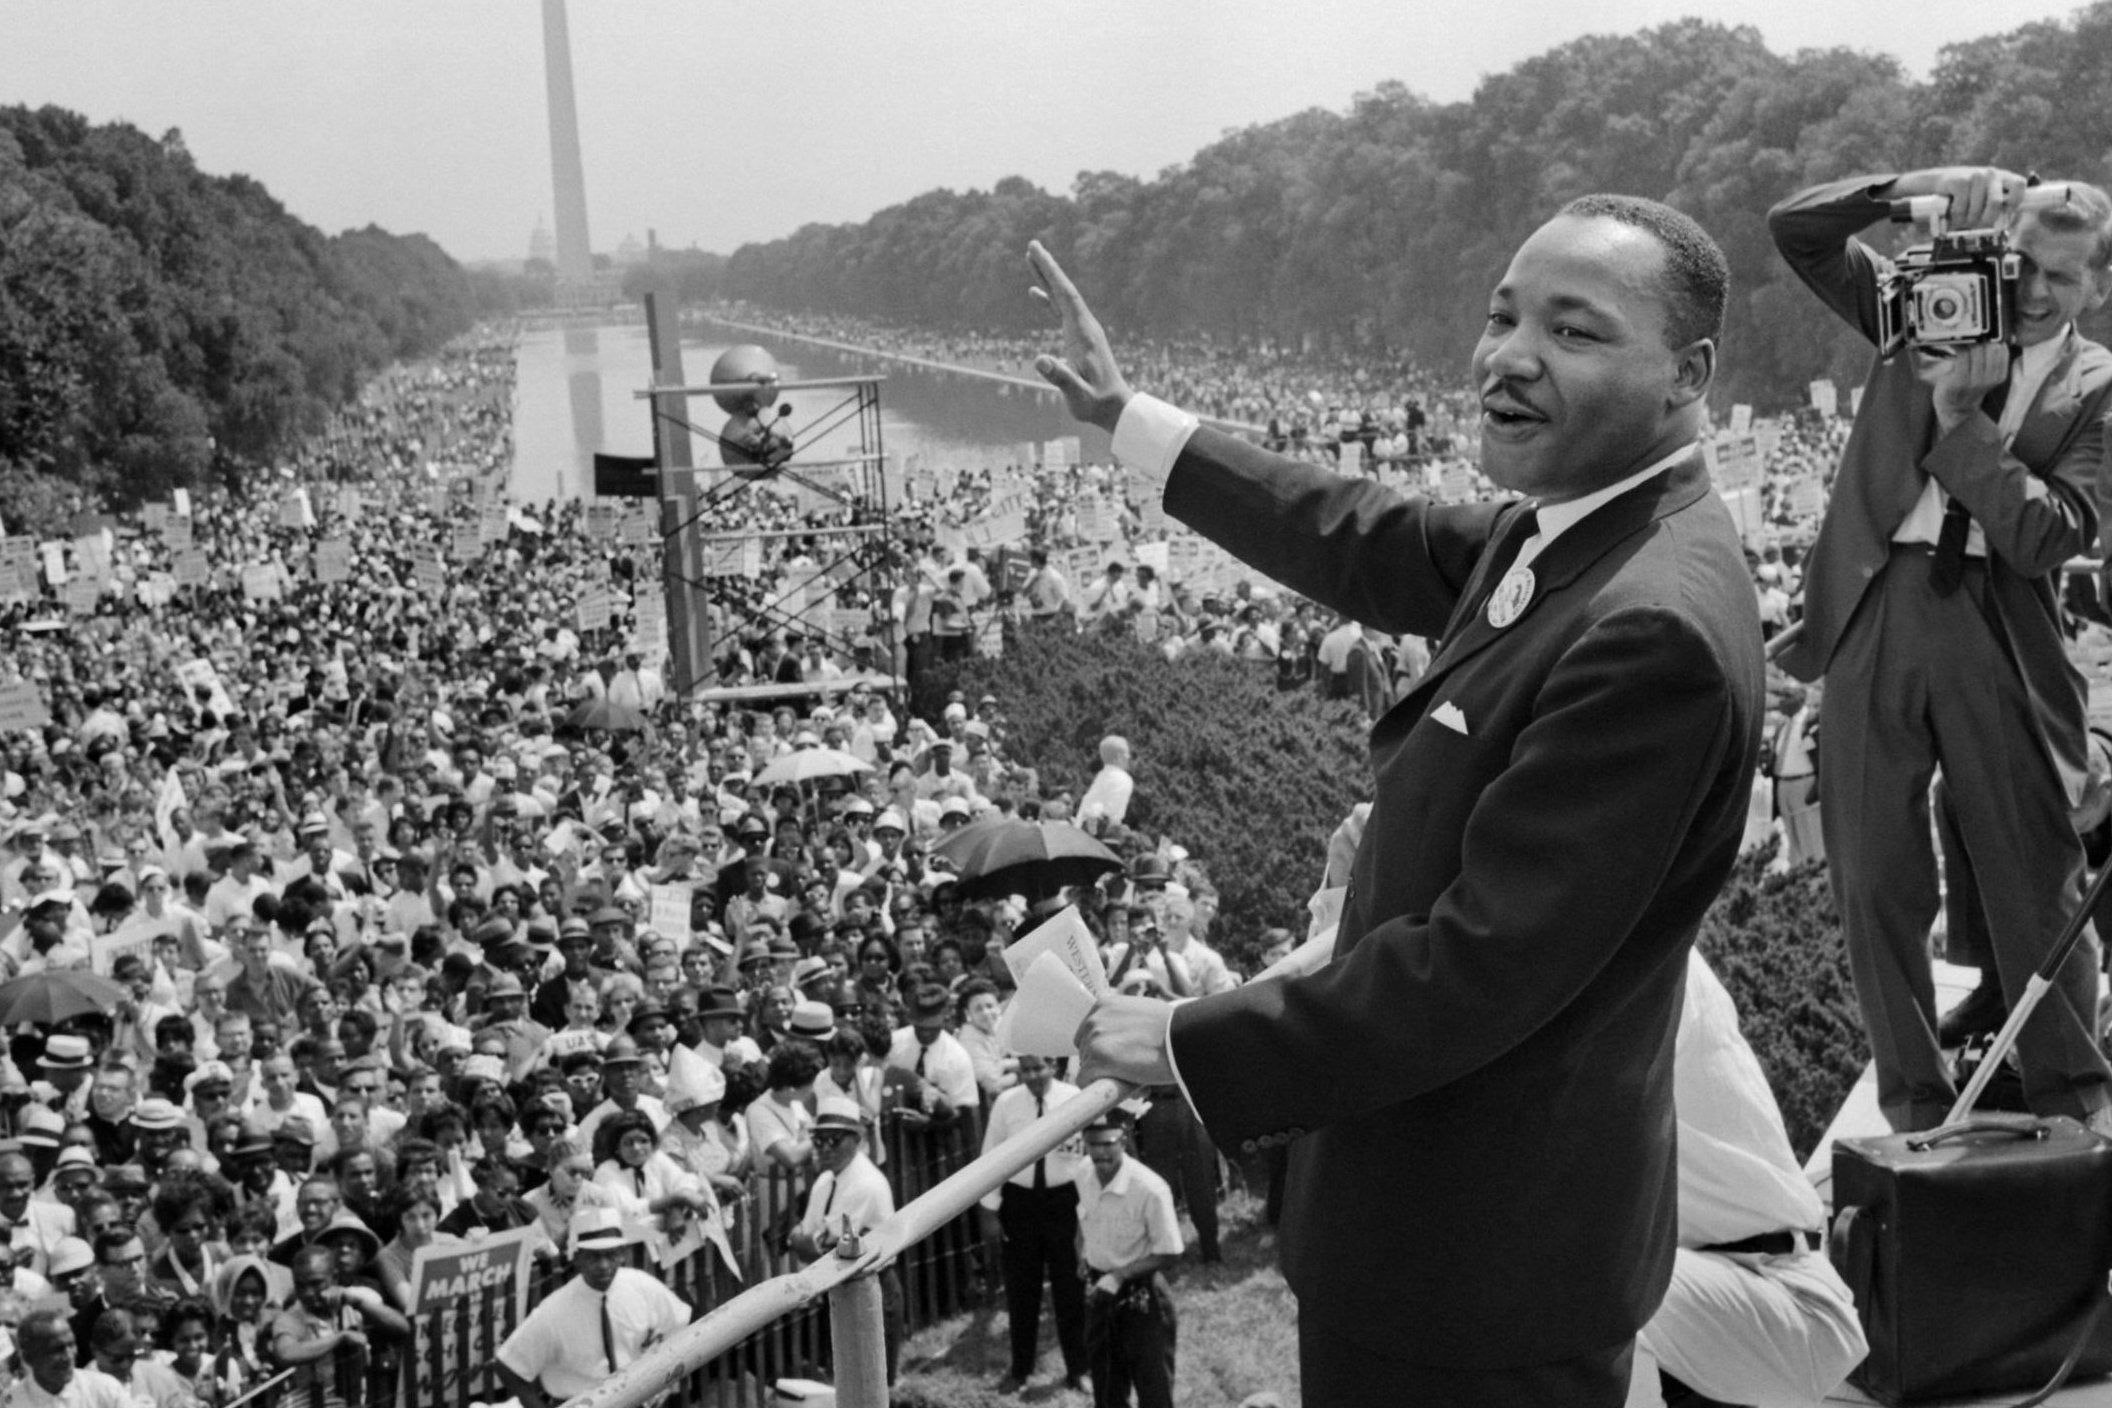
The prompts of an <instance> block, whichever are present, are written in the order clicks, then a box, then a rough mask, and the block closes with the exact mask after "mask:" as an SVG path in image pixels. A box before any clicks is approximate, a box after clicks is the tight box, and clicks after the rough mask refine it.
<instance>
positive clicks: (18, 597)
mask: <svg viewBox="0 0 2112 1408" xmlns="http://www.w3.org/2000/svg"><path fill="white" fill-rule="evenodd" d="M36 595H37V570H36V568H34V567H30V568H24V567H22V566H20V565H18V564H16V563H12V562H9V563H0V603H10V604H11V603H14V602H18V601H33V600H35V599H36Z"/></svg>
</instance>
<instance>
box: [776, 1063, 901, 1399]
mask: <svg viewBox="0 0 2112 1408" xmlns="http://www.w3.org/2000/svg"><path fill="white" fill-rule="evenodd" d="M814 1161H815V1163H816V1165H817V1166H818V1167H819V1170H820V1171H819V1172H818V1173H817V1174H816V1175H815V1178H814V1186H813V1187H812V1188H811V1189H810V1190H808V1193H807V1213H806V1216H805V1217H803V1218H801V1219H800V1222H799V1226H798V1227H796V1228H794V1229H793V1231H792V1250H793V1251H795V1252H798V1253H799V1254H800V1255H801V1256H802V1257H804V1258H806V1259H807V1260H808V1261H815V1260H818V1259H820V1258H821V1257H823V1256H825V1255H827V1254H828V1253H829V1252H831V1251H834V1250H835V1249H836V1245H837V1243H838V1242H840V1241H842V1240H843V1238H844V1237H845V1236H847V1235H848V1236H863V1235H864V1234H865V1233H867V1232H870V1231H872V1230H873V1228H875V1227H878V1226H879V1225H880V1224H881V1223H883V1222H885V1221H886V1220H887V1219H888V1218H890V1217H893V1216H894V1215H895V1195H894V1190H893V1189H891V1188H889V1187H888V1186H887V1178H886V1176H885V1175H884V1174H882V1173H881V1172H880V1170H879V1169H878V1168H877V1167H876V1166H875V1165H874V1163H873V1161H872V1160H871V1159H869V1158H867V1157H866V1155H865V1113H864V1111H862V1110H860V1109H859V1108H858V1102H857V1101H855V1100H850V1099H846V1098H845V1097H843V1096H841V1095H830V1096H824V1097H822V1099H821V1100H820V1101H819V1102H818V1105H817V1113H816V1114H815V1116H814ZM880 1324H881V1337H882V1339H884V1340H885V1341H886V1345H887V1381H888V1382H889V1383H893V1382H894V1381H895V1368H896V1365H897V1364H898V1363H900V1361H901V1357H902V1334H903V1327H902V1278H901V1273H900V1272H898V1271H897V1270H896V1269H895V1268H894V1267H893V1266H889V1267H888V1268H887V1269H886V1270H885V1271H883V1272H881V1273H880Z"/></svg>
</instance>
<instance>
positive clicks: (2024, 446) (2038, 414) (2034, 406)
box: [2009, 328, 2083, 473]
mask: <svg viewBox="0 0 2112 1408" xmlns="http://www.w3.org/2000/svg"><path fill="white" fill-rule="evenodd" d="M2065 338H2066V340H2065V341H2063V342H2062V344H2061V355H2060V360H2059V361H2057V362H2055V363H2054V364H2053V369H2052V370H2051V371H2049V372H2047V373H2046V379H2045V380H2044V381H2042V382H2040V383H2039V394H2038V395H2036V396H2034V397H2032V400H2031V409H2030V410H2028V411H2026V412H2025V413H2024V420H2023V422H2022V423H2021V424H2020V425H2019V426H2018V427H2017V438H2016V439H2015V440H2013V441H2011V442H2010V446H2009V452H2010V453H2011V454H2012V455H2015V456H2016V457H2017V458H2018V459H2020V460H2022V461H2023V462H2024V463H2025V464H2026V465H2027V466H2031V467H2033V472H2034V473H2037V468H2036V467H2037V466H2040V465H2049V464H2052V463H2053V461H2054V458H2055V456H2057V455H2058V454H2059V453H2060V448H2061V441H2062V439H2063V438H2064V437H2065V436H2066V435H2067V434H2068V430H2069V427H2070V425H2071V424H2072V423H2073V421H2074V419H2075V414H2076V407H2077V406H2078V405H2079V404H2080V403H2081V401H2082V399H2083V377H2082V359H2081V358H2080V357H2079V356H2077V355H2076V354H2077V351H2078V349H2079V343H2078V340H2077V337H2076V332H2075V329H2074V328H2070V329H2068V331H2067V333H2066V334H2065Z"/></svg>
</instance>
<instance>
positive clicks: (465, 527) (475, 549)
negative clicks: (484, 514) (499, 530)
mask: <svg viewBox="0 0 2112 1408" xmlns="http://www.w3.org/2000/svg"><path fill="white" fill-rule="evenodd" d="M483 550H484V539H483V535H482V534H480V533H479V532H478V531H477V525H476V524H474V523H458V524H456V525H455V528H454V531H453V532H451V533H450V534H448V541H447V555H448V559H449V560H450V561H452V562H475V561H476V560H477V557H478V555H479V554H480V553H482V552H483Z"/></svg>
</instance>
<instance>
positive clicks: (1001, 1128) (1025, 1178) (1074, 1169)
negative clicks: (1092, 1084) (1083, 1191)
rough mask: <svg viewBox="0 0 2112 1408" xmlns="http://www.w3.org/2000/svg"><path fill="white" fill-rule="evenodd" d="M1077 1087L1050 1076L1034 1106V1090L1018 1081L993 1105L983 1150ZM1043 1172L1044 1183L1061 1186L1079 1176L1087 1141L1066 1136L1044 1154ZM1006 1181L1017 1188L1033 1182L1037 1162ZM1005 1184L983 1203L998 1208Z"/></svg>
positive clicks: (1032, 1119) (1025, 1123) (1065, 1096)
mask: <svg viewBox="0 0 2112 1408" xmlns="http://www.w3.org/2000/svg"><path fill="white" fill-rule="evenodd" d="M1077 1094H1078V1087H1077V1086H1075V1085H1072V1084H1071V1083H1070V1082H1069V1081H1062V1080H1051V1081H1050V1082H1049V1089H1048V1093H1047V1094H1046V1095H1045V1096H1043V1097H1042V1100H1041V1108H1040V1109H1039V1110H1037V1109H1036V1108H1035V1099H1034V1092H1033V1091H1031V1090H1029V1089H1027V1088H1026V1086H1024V1085H1015V1086H1013V1087H1012V1088H1011V1089H1010V1090H1007V1091H1005V1092H1004V1093H1003V1094H1002V1095H1000V1096H998V1097H997V1099H996V1101H995V1102H993V1103H992V1104H991V1106H990V1118H989V1120H988V1122H987V1123H985V1124H984V1126H983V1152H984V1153H986V1154H987V1153H989V1152H990V1151H991V1150H992V1149H995V1148H996V1147H997V1146H998V1145H1000V1144H1002V1143H1004V1142H1005V1141H1006V1140H1007V1139H1010V1138H1011V1137H1012V1136H1013V1135H1015V1134H1017V1133H1019V1132H1020V1131H1021V1130H1023V1129H1025V1128H1026V1127H1027V1126H1028V1125H1030V1124H1032V1123H1034V1121H1036V1120H1038V1119H1040V1118H1041V1117H1042V1116H1043V1115H1045V1114H1047V1113H1048V1112H1049V1111H1050V1110H1053V1109H1055V1108H1056V1107H1057V1106H1058V1105H1061V1104H1062V1103H1063V1102H1064V1101H1066V1100H1069V1099H1072V1098H1074V1097H1075V1096H1076V1095H1077ZM1041 1163H1042V1165H1043V1170H1042V1176H1043V1179H1044V1181H1045V1186H1047V1187H1050V1188H1061V1187H1062V1186H1063V1185H1064V1184H1066V1183H1075V1182H1076V1181H1077V1180H1078V1170H1079V1169H1081V1168H1083V1167H1085V1164H1086V1158H1085V1141H1084V1139H1083V1137H1082V1136H1076V1137H1073V1138H1070V1139H1067V1140H1065V1141H1064V1142H1063V1143H1061V1144H1059V1145H1057V1146H1056V1147H1055V1148H1054V1149H1051V1150H1050V1151H1049V1152H1048V1153H1047V1154H1045V1155H1043V1156H1042V1159H1041ZM1005 1184H1006V1185H1010V1186H1012V1187H1017V1188H1032V1187H1033V1186H1034V1165H1033V1164H1028V1165H1027V1166H1026V1167H1025V1168H1023V1169H1021V1170H1020V1171H1019V1172H1018V1173H1015V1174H1013V1175H1012V1176H1011V1177H1010V1178H1008V1179H1006V1180H1005ZM1002 1191H1003V1186H1000V1187H998V1188H993V1189H991V1190H990V1192H989V1193H988V1194H987V1195H985V1196H984V1198H983V1206H984V1207H986V1208H995V1207H996V1206H997V1205H998V1202H999V1196H998V1195H999V1194H1000V1193H1001V1192H1002Z"/></svg>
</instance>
